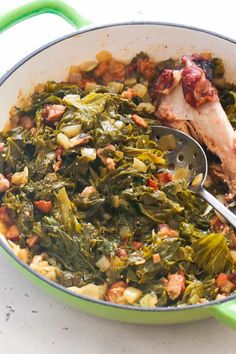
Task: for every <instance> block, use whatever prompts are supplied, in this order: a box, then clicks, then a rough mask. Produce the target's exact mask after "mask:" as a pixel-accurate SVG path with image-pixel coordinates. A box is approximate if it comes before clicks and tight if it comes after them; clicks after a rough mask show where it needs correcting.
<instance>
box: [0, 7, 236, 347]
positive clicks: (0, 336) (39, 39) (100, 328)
mask: <svg viewBox="0 0 236 354" xmlns="http://www.w3.org/2000/svg"><path fill="white" fill-rule="evenodd" d="M3 2H4V1H3V0H1V1H0V11H1V10H2V11H3V10H6V9H7V8H9V3H10V1H9V2H7V3H8V4H6V2H4V4H3ZM13 2H15V3H16V4H20V3H23V1H17V0H15V1H11V4H12V3H13ZM68 2H69V3H70V4H73V5H75V4H78V2H77V1H75V0H71V1H69V0H68ZM226 3H227V6H225V9H224V6H223V4H222V3H217V2H215V4H214V3H213V2H210V1H209V2H206V1H203V0H199V1H197V2H195V1H194V2H193V1H185V0H178V1H173V2H170V1H168V2H167V1H166V2H164V1H161V2H160V4H159V1H148V0H146V1H139V0H137V1H135V2H132V1H130V2H129V3H128V4H127V1H118V0H117V1H116V2H113V1H105V0H99V1H96V2H92V1H90V2H88V1H84V0H81V1H80V2H79V4H80V6H79V5H76V7H77V8H78V9H79V8H81V9H83V14H84V15H86V16H87V17H90V18H91V19H93V20H94V21H95V22H97V23H105V22H106V23H110V22H112V21H116V22H119V21H126V20H159V21H167V22H176V23H183V24H188V25H193V26H198V27H202V28H205V29H210V30H213V31H216V32H219V33H222V34H224V35H227V36H229V37H231V38H236V27H235V19H234V17H235V10H236V8H235V7H236V5H235V2H234V0H232V1H229V0H228V1H227V2H226ZM144 5H145V6H144ZM192 8H193V10H192ZM213 12H214V15H213ZM104 13H105V14H106V16H105V15H104ZM42 24H43V26H42ZM49 24H50V25H49ZM29 28H30V31H29ZM70 32H71V27H70V26H69V25H68V24H66V23H65V22H63V20H61V19H58V18H56V17H55V16H52V15H44V16H40V17H38V18H34V19H31V20H28V21H27V22H25V23H24V24H20V25H18V26H17V30H16V27H15V28H14V29H11V30H9V31H8V32H5V33H4V34H1V36H0V47H1V56H0V72H1V73H3V72H4V71H6V70H7V69H9V68H10V67H11V66H12V65H13V64H14V63H15V62H16V61H17V60H18V59H20V58H22V57H23V56H24V55H25V54H27V53H29V52H30V51H32V50H33V49H36V48H37V47H38V46H40V45H42V44H44V43H46V42H48V41H50V40H52V39H54V38H57V37H59V36H61V35H63V34H65V33H70ZM0 284H1V285H0V354H21V353H24V354H32V353H33V354H54V353H55V354H67V353H73V354H74V353H75V354H77V353H80V354H84V353H86V354H90V353H91V354H110V353H112V354H121V353H124V354H126V353H127V354H128V353H129V354H133V353H135V354H139V353H140V354H141V353H146V354H152V353H153V354H154V353H155V354H159V353H160V354H167V353H168V354H170V353H171V354H183V353H188V354H200V353H204V354H213V353H214V354H233V353H235V352H236V332H234V331H233V330H231V329H229V328H227V327H225V326H223V325H222V324H220V323H219V322H217V321H216V320H214V319H209V320H205V321H200V322H195V323H189V324H185V325H173V326H141V325H127V324H121V323H116V322H112V321H107V320H103V319H98V318H95V317H92V316H89V315H86V314H84V313H81V312H79V311H76V310H73V309H71V308H70V307H68V306H65V305H64V304H63V303H61V302H58V301H57V300H55V299H54V298H51V297H50V296H49V295H47V294H45V293H44V292H42V290H41V289H39V288H38V287H36V286H35V285H32V284H31V283H30V282H29V281H28V280H27V279H25V278H24V277H23V276H22V275H21V274H20V273H19V272H18V271H17V270H15V269H14V268H13V267H12V266H11V264H9V263H8V261H7V260H6V259H5V258H4V257H3V256H2V255H1V254H0Z"/></svg>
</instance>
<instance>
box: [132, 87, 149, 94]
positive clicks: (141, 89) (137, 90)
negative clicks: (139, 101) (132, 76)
mask: <svg viewBox="0 0 236 354" xmlns="http://www.w3.org/2000/svg"><path fill="white" fill-rule="evenodd" d="M132 89H133V91H134V93H135V94H136V95H137V96H139V97H144V96H145V95H146V93H147V87H146V86H144V85H142V84H136V85H134V86H133V87H132Z"/></svg>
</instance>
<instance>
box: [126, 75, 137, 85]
mask: <svg viewBox="0 0 236 354" xmlns="http://www.w3.org/2000/svg"><path fill="white" fill-rule="evenodd" d="M136 83H137V80H136V79H135V77H130V78H129V79H126V80H125V82H124V84H125V86H134V85H135V84H136Z"/></svg>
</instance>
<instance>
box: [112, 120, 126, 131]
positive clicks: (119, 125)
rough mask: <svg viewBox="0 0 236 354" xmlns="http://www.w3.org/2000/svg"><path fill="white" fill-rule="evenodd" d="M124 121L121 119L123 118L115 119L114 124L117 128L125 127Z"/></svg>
mask: <svg viewBox="0 0 236 354" xmlns="http://www.w3.org/2000/svg"><path fill="white" fill-rule="evenodd" d="M123 125H124V123H123V122H122V121H121V120H117V121H115V123H114V126H115V127H116V128H117V129H121V128H122V127H123Z"/></svg>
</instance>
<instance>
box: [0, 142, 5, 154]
mask: <svg viewBox="0 0 236 354" xmlns="http://www.w3.org/2000/svg"><path fill="white" fill-rule="evenodd" d="M4 151H5V145H4V143H0V152H4Z"/></svg>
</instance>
